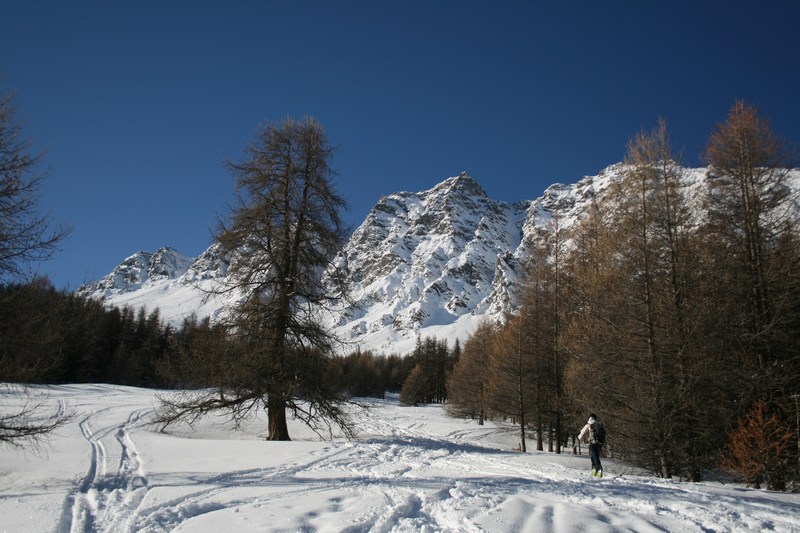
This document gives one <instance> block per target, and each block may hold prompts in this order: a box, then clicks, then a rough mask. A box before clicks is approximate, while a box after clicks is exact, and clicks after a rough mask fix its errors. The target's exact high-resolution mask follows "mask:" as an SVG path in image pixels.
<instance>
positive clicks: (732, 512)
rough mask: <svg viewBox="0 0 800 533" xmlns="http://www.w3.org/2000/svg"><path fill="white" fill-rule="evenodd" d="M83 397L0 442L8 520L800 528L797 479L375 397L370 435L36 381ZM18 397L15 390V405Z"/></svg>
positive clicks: (330, 527)
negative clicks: (739, 481) (37, 438)
mask: <svg viewBox="0 0 800 533" xmlns="http://www.w3.org/2000/svg"><path fill="white" fill-rule="evenodd" d="M33 393H34V395H37V394H43V393H47V394H49V400H48V401H49V402H50V403H51V405H52V408H53V410H54V411H57V410H60V409H67V410H69V411H71V412H72V413H74V417H73V419H72V422H71V423H70V424H68V425H67V426H65V427H62V428H61V429H59V430H58V431H57V433H56V434H55V435H53V436H52V439H50V441H49V444H48V445H47V446H46V447H45V448H44V449H43V450H42V452H41V453H40V454H32V453H23V452H19V451H16V450H13V449H10V448H0V531H7V532H25V531H35V532H43V531H58V532H78V531H80V532H85V531H107V532H120V531H196V532H215V533H218V532H225V533H234V532H248V531H304V532H311V531H347V532H367V531H381V532H388V531H430V532H433V531H465V532H466V531H503V532H510V531H536V532H540V531H558V532H566V531H592V532H595V531H800V495H796V494H784V493H773V492H767V491H764V490H753V489H747V488H744V487H741V486H737V485H731V484H727V485H723V484H721V483H700V484H689V483H679V482H672V481H664V480H660V479H655V478H651V477H646V476H637V475H634V474H633V472H631V471H630V470H629V469H626V468H625V467H624V466H622V465H620V464H617V463H615V462H614V461H613V460H610V459H605V460H604V466H605V472H606V477H604V478H602V479H596V478H592V477H590V476H589V474H588V470H589V459H588V457H586V456H570V455H562V456H558V455H555V454H550V453H536V452H534V453H528V454H520V453H517V452H514V451H513V448H514V447H515V446H516V444H517V443H516V441H515V437H514V436H513V434H512V433H511V432H509V431H506V430H503V429H502V428H498V427H496V426H494V425H491V424H487V425H486V426H482V427H481V426H478V425H477V424H476V423H475V422H471V421H463V420H456V419H452V418H449V417H447V416H446V415H445V414H444V413H443V411H442V409H441V407H438V406H430V407H419V408H409V407H402V406H400V405H398V403H397V402H396V401H394V400H392V399H389V400H386V401H371V404H372V406H373V408H372V409H370V410H369V412H366V413H362V412H358V413H357V414H356V417H357V419H358V424H359V438H358V439H357V440H354V441H346V440H333V441H320V440H319V439H318V438H317V437H316V436H315V435H314V434H312V433H310V432H309V431H307V430H305V429H304V428H303V427H302V426H299V425H296V424H295V423H292V425H291V427H290V432H291V434H292V437H293V438H294V439H295V440H294V441H293V442H267V441H264V440H263V434H262V432H263V431H264V427H265V426H264V420H263V418H262V419H261V420H253V421H250V422H248V423H247V424H245V426H244V427H242V428H241V429H240V430H234V429H232V428H231V427H230V426H229V425H226V424H224V423H222V421H220V420H207V421H204V422H203V423H201V424H199V425H198V426H197V428H196V430H194V431H193V430H192V429H190V428H187V427H178V428H175V429H173V430H171V431H170V433H159V432H158V431H156V430H155V429H154V428H152V427H150V426H148V425H147V424H146V421H147V419H148V416H149V415H150V413H151V412H152V410H153V407H154V406H155V404H156V402H157V400H156V392H154V391H151V390H145V389H134V388H126V387H117V386H108V385H65V386H58V387H50V388H46V389H45V388H36V389H33ZM18 399H19V395H17V394H9V393H8V392H7V391H5V390H4V392H3V396H2V397H0V405H2V406H3V408H6V407H8V406H9V405H11V404H13V402H14V401H17V400H18Z"/></svg>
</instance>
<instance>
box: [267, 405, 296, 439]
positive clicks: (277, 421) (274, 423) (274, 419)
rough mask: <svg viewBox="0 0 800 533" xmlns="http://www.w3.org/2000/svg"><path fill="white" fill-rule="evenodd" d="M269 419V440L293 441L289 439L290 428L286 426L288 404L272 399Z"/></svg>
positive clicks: (268, 409)
mask: <svg viewBox="0 0 800 533" xmlns="http://www.w3.org/2000/svg"><path fill="white" fill-rule="evenodd" d="M267 417H268V419H269V435H268V436H267V440H292V439H290V438H289V427H288V426H287V425H286V402H284V401H283V400H280V399H276V398H274V397H270V399H269V405H268V407H267Z"/></svg>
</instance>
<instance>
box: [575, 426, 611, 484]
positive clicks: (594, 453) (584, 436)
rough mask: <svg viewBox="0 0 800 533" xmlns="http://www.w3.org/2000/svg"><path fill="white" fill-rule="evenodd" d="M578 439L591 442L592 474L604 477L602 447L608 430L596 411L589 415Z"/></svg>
mask: <svg viewBox="0 0 800 533" xmlns="http://www.w3.org/2000/svg"><path fill="white" fill-rule="evenodd" d="M578 440H581V441H583V442H588V443H589V457H590V458H591V460H592V476H594V477H603V465H602V464H600V448H602V447H603V444H605V442H606V430H605V428H604V427H603V424H601V423H600V421H599V420H598V419H597V415H595V414H594V413H592V414H590V415H589V421H588V422H587V423H586V425H585V426H583V429H582V430H581V433H580V435H578Z"/></svg>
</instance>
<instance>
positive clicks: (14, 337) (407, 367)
mask: <svg viewBox="0 0 800 533" xmlns="http://www.w3.org/2000/svg"><path fill="white" fill-rule="evenodd" d="M240 351H241V348H237V346H236V345H235V340H234V339H233V338H232V337H231V336H230V335H229V334H228V332H227V330H226V329H225V327H223V326H221V325H218V324H212V323H211V322H210V321H209V320H208V319H203V320H198V319H197V318H196V317H190V318H188V319H186V320H185V321H184V322H183V323H182V324H181V325H180V327H174V326H170V325H166V324H164V323H163V322H162V320H161V318H160V316H159V312H158V310H157V309H155V310H153V311H151V312H147V311H146V310H145V309H143V308H139V309H138V310H133V309H131V308H128V307H125V308H122V309H119V308H106V307H105V306H104V305H103V304H102V302H99V301H97V300H92V299H89V298H84V297H81V296H76V295H75V294H71V293H68V292H66V291H61V290H58V289H56V288H54V287H53V286H52V284H51V283H50V282H49V281H48V280H46V279H44V278H37V279H35V280H33V281H32V282H30V283H24V284H9V285H3V286H0V382H13V383H50V384H52V383H96V382H100V383H112V384H118V385H131V386H140V387H160V388H197V387H207V386H212V385H216V384H218V382H219V380H218V377H219V376H220V375H224V374H226V373H227V374H230V373H232V369H231V368H230V365H233V364H235V360H236V357H238V356H239V355H241V354H240V353H239V352H240ZM457 353H458V344H456V347H455V348H454V350H449V349H448V348H447V342H446V341H438V340H436V339H425V340H424V341H422V340H421V341H420V342H418V345H417V347H416V348H415V350H414V352H413V353H411V354H391V355H381V354H374V353H373V352H371V351H363V352H362V351H356V352H354V353H352V354H350V355H347V356H337V357H332V358H324V360H323V361H322V362H321V363H320V364H322V365H324V369H323V372H322V374H323V375H324V380H325V382H326V386H327V387H330V388H332V389H335V390H337V391H341V392H343V393H345V394H346V395H349V396H354V397H376V398H382V397H384V395H385V393H386V392H387V391H388V392H395V393H398V394H399V393H401V392H402V393H403V398H404V401H406V402H408V403H410V404H414V403H429V402H442V401H444V400H445V398H446V391H445V378H446V375H447V373H448V372H449V370H450V369H451V368H452V363H453V360H454V358H455V357H457ZM306 357H307V358H308V359H310V358H311V357H310V356H308V354H306ZM306 362H307V361H306ZM300 364H305V363H304V362H303V361H301V362H300ZM410 374H413V375H414V376H415V377H414V379H412V380H407V377H408V376H409V375H410ZM404 385H405V387H406V389H405V391H404V390H403V387H404Z"/></svg>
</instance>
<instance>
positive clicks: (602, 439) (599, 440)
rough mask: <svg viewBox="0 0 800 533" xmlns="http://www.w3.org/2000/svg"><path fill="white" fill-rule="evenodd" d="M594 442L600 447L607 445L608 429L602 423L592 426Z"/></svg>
mask: <svg viewBox="0 0 800 533" xmlns="http://www.w3.org/2000/svg"><path fill="white" fill-rule="evenodd" d="M592 442H593V443H595V444H598V445H600V446H603V445H604V444H605V443H606V428H604V427H603V424H601V423H600V422H595V423H594V424H592Z"/></svg>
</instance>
